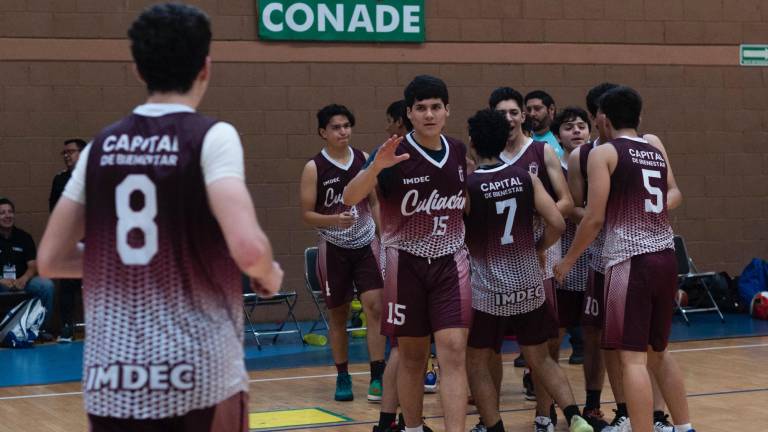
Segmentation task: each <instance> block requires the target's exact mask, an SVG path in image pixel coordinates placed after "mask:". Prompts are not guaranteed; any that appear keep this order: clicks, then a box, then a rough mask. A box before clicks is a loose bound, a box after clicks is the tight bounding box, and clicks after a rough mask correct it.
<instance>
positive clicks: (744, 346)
mask: <svg viewBox="0 0 768 432" xmlns="http://www.w3.org/2000/svg"><path fill="white" fill-rule="evenodd" d="M683 343H684V342H683ZM764 347H768V343H760V344H742V345H726V346H712V347H702V348H683V349H677V350H669V352H671V353H685V352H700V351H720V350H728V349H749V348H764ZM567 359H568V357H564V358H561V359H560V361H564V360H567ZM512 363H513V362H511V361H508V362H503V364H506V365H509V364H512ZM349 374H350V375H369V374H370V372H367V371H364V372H350V373H349ZM335 377H336V374H335V373H331V374H320V375H301V376H289V377H276V378H256V379H249V380H248V385H249V386H250V385H251V384H255V383H263V382H274V381H296V380H304V379H315V378H335ZM6 388H13V387H6ZM82 394H83V392H82V391H78V392H62V393H43V394H34V395H18V396H0V401H6V400H18V399H35V398H45V397H59V396H78V395H82Z"/></svg>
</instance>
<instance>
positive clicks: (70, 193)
mask: <svg viewBox="0 0 768 432" xmlns="http://www.w3.org/2000/svg"><path fill="white" fill-rule="evenodd" d="M91 144H92V142H90V143H88V145H87V146H85V148H84V149H83V151H81V152H80V157H79V158H78V159H77V163H76V164H75V169H73V170H72V175H71V176H70V178H69V181H68V182H67V185H66V186H64V192H62V195H63V196H64V197H66V198H68V199H71V200H72V201H74V202H76V203H79V204H83V205H85V167H86V165H88V154H89V153H90V152H91Z"/></svg>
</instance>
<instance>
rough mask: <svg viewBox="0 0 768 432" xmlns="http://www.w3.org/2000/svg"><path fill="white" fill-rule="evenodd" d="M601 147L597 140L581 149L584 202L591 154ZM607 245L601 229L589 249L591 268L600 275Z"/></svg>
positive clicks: (603, 269) (603, 266) (603, 267)
mask: <svg viewBox="0 0 768 432" xmlns="http://www.w3.org/2000/svg"><path fill="white" fill-rule="evenodd" d="M599 145H600V140H599V139H596V140H594V141H592V143H591V144H584V145H582V146H581V147H579V168H581V178H582V179H583V180H584V202H585V203H586V202H587V195H588V191H589V180H588V178H587V162H588V161H589V153H590V152H591V151H592V150H593V149H594V148H595V147H597V146H599ZM604 244H605V229H604V228H603V229H601V230H600V232H599V233H598V234H597V237H595V240H594V241H593V242H592V244H590V245H589V249H587V251H588V253H589V256H590V259H589V266H590V267H592V269H593V270H595V271H597V272H599V273H605V264H606V263H605V259H604V257H603V245H604Z"/></svg>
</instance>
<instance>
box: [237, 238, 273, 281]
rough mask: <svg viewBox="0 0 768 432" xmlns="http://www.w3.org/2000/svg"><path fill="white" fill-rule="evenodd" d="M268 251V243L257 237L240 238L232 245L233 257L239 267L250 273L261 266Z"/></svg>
mask: <svg viewBox="0 0 768 432" xmlns="http://www.w3.org/2000/svg"><path fill="white" fill-rule="evenodd" d="M266 252H267V246H266V243H265V242H264V241H263V240H261V239H259V238H258V237H256V238H250V239H248V238H242V237H241V238H238V239H236V240H235V243H234V244H233V245H232V248H231V253H232V258H233V259H234V260H235V264H237V267H238V268H239V269H240V270H241V271H243V272H244V273H247V274H250V273H251V272H253V269H254V268H257V267H259V266H260V264H261V262H262V261H263V260H264V255H265V254H266Z"/></svg>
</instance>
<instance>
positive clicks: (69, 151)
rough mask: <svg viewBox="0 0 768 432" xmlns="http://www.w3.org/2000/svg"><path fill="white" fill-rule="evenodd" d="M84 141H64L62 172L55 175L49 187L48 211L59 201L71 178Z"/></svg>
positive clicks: (78, 139) (76, 139)
mask: <svg viewBox="0 0 768 432" xmlns="http://www.w3.org/2000/svg"><path fill="white" fill-rule="evenodd" d="M85 144H86V143H85V141H83V140H81V139H80V138H73V139H68V140H66V141H64V148H63V149H62V150H61V157H62V158H63V159H64V170H62V171H61V172H59V173H58V174H56V176H55V177H54V178H53V185H52V186H51V195H50V197H49V198H48V210H50V211H53V208H54V207H55V206H56V202H57V201H59V198H60V197H61V193H62V192H64V186H66V185H67V182H68V181H69V177H71V176H72V170H73V169H74V168H75V164H76V163H77V159H78V158H79V157H80V152H81V151H82V150H83V149H84V148H85Z"/></svg>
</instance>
